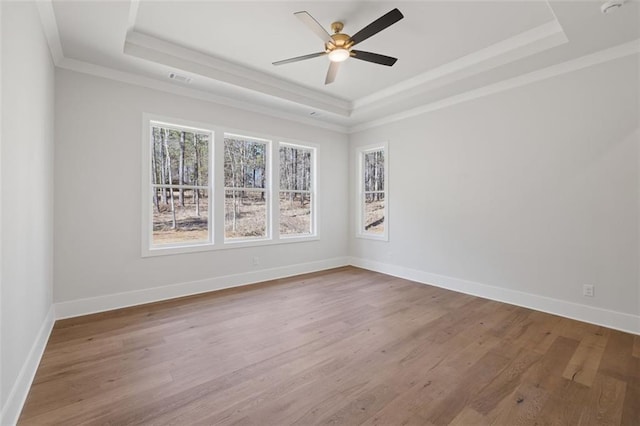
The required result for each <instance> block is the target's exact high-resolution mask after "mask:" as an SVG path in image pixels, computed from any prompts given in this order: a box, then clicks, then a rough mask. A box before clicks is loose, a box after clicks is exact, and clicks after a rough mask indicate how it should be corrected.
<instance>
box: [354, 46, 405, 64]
mask: <svg viewBox="0 0 640 426" xmlns="http://www.w3.org/2000/svg"><path fill="white" fill-rule="evenodd" d="M351 56H352V57H353V58H355V59H360V60H361V61H367V62H373V63H375V64H380V65H386V66H388V67H390V66H392V65H393V64H395V63H396V61H397V60H398V58H392V57H391V56H385V55H380V54H379V53H371V52H364V51H362V50H352V51H351Z"/></svg>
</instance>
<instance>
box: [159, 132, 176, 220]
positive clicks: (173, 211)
mask: <svg viewBox="0 0 640 426" xmlns="http://www.w3.org/2000/svg"><path fill="white" fill-rule="evenodd" d="M168 133H169V132H168V131H167V130H166V129H162V141H163V142H164V150H165V153H166V155H167V173H168V175H169V182H173V181H172V180H171V154H169V135H168ZM170 184H171V183H170ZM163 192H164V189H163ZM169 198H170V199H171V215H172V222H171V229H176V206H175V204H174V202H173V188H171V187H170V188H169Z"/></svg>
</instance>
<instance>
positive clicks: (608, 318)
mask: <svg viewBox="0 0 640 426" xmlns="http://www.w3.org/2000/svg"><path fill="white" fill-rule="evenodd" d="M350 263H351V265H353V266H356V267H359V268H363V269H368V270H370V271H375V272H380V273H383V274H387V275H392V276H394V277H399V278H404V279H407V280H411V281H416V282H418V283H421V284H428V285H432V286H435V287H441V288H445V289H448V290H453V291H457V292H460V293H465V294H470V295H473V296H478V297H482V298H485V299H491V300H495V301H498V302H504V303H509V304H512V305H517V306H522V307H525V308H530V309H535V310H536V311H542V312H547V313H550V314H554V315H559V316H562V317H566V318H571V319H575V320H578V321H584V322H588V323H591V324H596V325H601V326H604V327H609V328H613V329H616V330H620V331H625V332H627V333H633V334H638V335H640V316H638V315H631V314H625V313H622V312H616V311H611V310H608V309H602V308H597V307H594V306H588V305H582V304H579V303H573V302H567V301H564V300H559V299H554V298H550V297H545V296H539V295H536V294H532V293H525V292H521V291H517V290H510V289H507V288H503V287H495V286H491V285H487V284H481V283H478V282H473V281H467V280H463V279H459V278H453V277H448V276H444V275H438V274H432V273H429V272H424V271H420V270H417V269H412V268H405V267H403V266H397V265H390V264H387V263H382V262H377V261H372V260H367V259H362V258H354V257H352V258H351V260H350Z"/></svg>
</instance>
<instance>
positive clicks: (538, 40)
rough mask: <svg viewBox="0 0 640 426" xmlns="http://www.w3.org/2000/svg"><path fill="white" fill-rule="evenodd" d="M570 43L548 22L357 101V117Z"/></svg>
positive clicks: (551, 22) (564, 35) (560, 27)
mask: <svg viewBox="0 0 640 426" xmlns="http://www.w3.org/2000/svg"><path fill="white" fill-rule="evenodd" d="M568 41H569V39H568V38H567V36H566V34H565V32H564V30H563V29H562V26H561V25H560V23H559V22H558V21H556V20H554V21H550V22H547V23H545V24H543V25H540V26H538V27H535V28H532V29H530V30H528V31H525V32H523V33H520V34H517V35H515V36H513V37H510V38H508V39H505V40H502V41H500V42H498V43H495V44H492V45H491V46H488V47H486V48H484V49H480V50H478V51H475V52H473V53H470V54H468V55H466V56H463V57H461V58H459V59H456V60H454V61H451V62H448V63H446V64H444V65H441V66H439V67H436V68H433V69H431V70H429V71H427V72H425V73H423V74H421V75H418V76H416V77H413V78H410V79H408V80H405V81H403V82H401V83H399V84H396V85H394V86H391V87H388V88H386V89H383V90H380V91H379V92H376V93H373V94H371V95H369V96H365V97H363V98H360V99H357V100H356V101H354V103H353V115H354V116H355V115H356V113H359V112H362V111H363V110H367V109H376V108H377V107H379V106H382V105H384V104H389V103H391V102H397V101H399V100H402V99H406V98H409V97H412V96H415V95H416V93H420V92H425V91H427V90H432V89H435V88H437V87H442V86H444V85H447V84H450V83H453V82H455V81H458V80H461V79H463V78H467V77H471V76H473V75H476V74H479V73H481V72H484V71H487V70H490V69H493V68H496V67H499V66H501V65H505V64H508V63H510V62H514V61H516V60H518V59H522V58H524V57H527V56H531V55H534V54H536V53H539V52H541V51H544V50H547V49H551V48H553V47H556V46H559V45H561V44H564V43H567V42H568Z"/></svg>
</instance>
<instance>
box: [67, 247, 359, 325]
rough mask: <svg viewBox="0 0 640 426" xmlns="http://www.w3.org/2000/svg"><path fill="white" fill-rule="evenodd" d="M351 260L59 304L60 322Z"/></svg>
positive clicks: (339, 264) (314, 269) (297, 265)
mask: <svg viewBox="0 0 640 426" xmlns="http://www.w3.org/2000/svg"><path fill="white" fill-rule="evenodd" d="M348 265H349V258H348V257H337V258H332V259H325V260H320V261H316V262H308V263H300V264H296V265H289V266H281V267H278V268H271V269H261V270H258V271H250V272H244V273H240V274H233V275H225V276H222V277H215V278H208V279H204V280H198V281H189V282H184V283H178V284H171V285H167V286H162V287H153V288H148V289H144V290H136V291H127V292H124V293H115V294H108V295H105V296H98V297H91V298H86V299H77V300H70V301H67V302H58V303H56V304H55V313H56V319H64V318H72V317H77V316H81V315H88V314H95V313H98V312H104V311H110V310H113V309H119V308H126V307H129V306H136V305H142V304H144V303H152V302H159V301H161V300H167V299H173V298H176V297H184V296H190V295H193V294H199V293H206V292H209V291H215V290H222V289H225V288H232V287H239V286H244V285H249V284H256V283H260V282H264V281H269V280H274V279H279V278H286V277H290V276H294V275H300V274H306V273H310V272H317V271H323V270H325V269H332V268H338V267H341V266H348Z"/></svg>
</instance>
